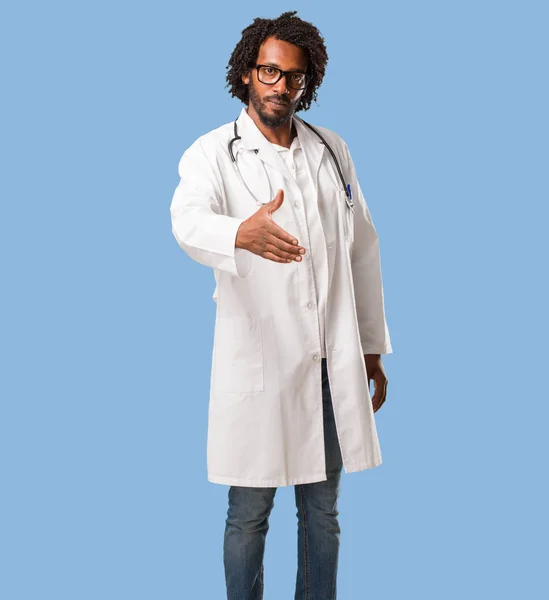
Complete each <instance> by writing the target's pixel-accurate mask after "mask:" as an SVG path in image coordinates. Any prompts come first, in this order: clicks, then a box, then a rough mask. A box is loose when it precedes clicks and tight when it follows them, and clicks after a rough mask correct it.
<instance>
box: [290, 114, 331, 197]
mask: <svg viewBox="0 0 549 600" xmlns="http://www.w3.org/2000/svg"><path fill="white" fill-rule="evenodd" d="M294 123H295V126H296V129H297V135H298V137H299V142H300V144H301V147H302V149H303V155H304V156H305V160H306V161H307V166H308V167H309V172H310V173H311V177H312V179H313V184H314V188H315V193H316V197H317V198H318V170H319V168H320V163H321V162H322V157H323V155H324V144H323V143H322V141H321V139H320V138H319V137H318V136H317V135H316V133H314V132H313V131H311V130H310V129H309V128H308V127H307V125H304V124H303V122H302V120H301V119H300V118H299V117H296V116H294Z"/></svg>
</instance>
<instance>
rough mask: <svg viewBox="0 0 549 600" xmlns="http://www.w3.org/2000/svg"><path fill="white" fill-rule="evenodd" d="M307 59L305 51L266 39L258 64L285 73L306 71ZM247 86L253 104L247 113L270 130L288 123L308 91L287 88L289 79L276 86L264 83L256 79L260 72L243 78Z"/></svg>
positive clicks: (291, 45)
mask: <svg viewBox="0 0 549 600" xmlns="http://www.w3.org/2000/svg"><path fill="white" fill-rule="evenodd" d="M308 63H309V61H308V58H307V54H306V52H305V50H303V49H302V48H299V46H295V45H294V44H290V43H289V42H283V41H282V40H277V39H276V38H273V37H270V38H267V39H266V40H265V41H264V42H263V44H261V46H260V48H259V53H258V55H257V60H256V64H258V65H270V66H272V67H277V68H279V69H282V70H283V71H302V72H306V71H307V66H308ZM242 81H243V82H244V83H245V84H246V85H247V86H248V91H249V97H250V101H249V103H248V112H252V111H253V112H255V113H256V114H257V116H258V117H259V119H260V121H261V122H262V123H263V125H265V126H266V127H269V128H276V127H281V126H282V125H284V124H285V123H287V121H288V119H290V118H291V116H292V114H293V113H294V112H295V108H296V106H297V104H298V103H299V100H300V98H301V96H302V95H303V93H304V92H305V89H303V90H294V89H292V88H291V87H289V86H286V77H281V78H280V79H279V81H277V82H276V83H275V84H273V85H269V84H265V83H262V82H261V81H259V80H258V78H257V69H251V70H250V71H249V72H248V73H246V74H245V75H243V76H242Z"/></svg>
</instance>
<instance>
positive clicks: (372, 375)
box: [364, 354, 387, 412]
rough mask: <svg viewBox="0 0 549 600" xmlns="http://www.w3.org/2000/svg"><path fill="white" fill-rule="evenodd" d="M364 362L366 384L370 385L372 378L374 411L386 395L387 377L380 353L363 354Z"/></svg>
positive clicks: (378, 407) (379, 406)
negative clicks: (366, 376) (366, 375)
mask: <svg viewBox="0 0 549 600" xmlns="http://www.w3.org/2000/svg"><path fill="white" fill-rule="evenodd" d="M364 362H365V364H366V373H367V374H368V385H370V380H371V379H373V380H374V395H373V397H372V406H373V409H374V412H376V411H377V410H379V409H380V408H381V406H382V404H383V403H384V402H385V396H386V395H387V377H386V376H385V370H384V368H383V363H382V362H381V355H379V354H365V355H364Z"/></svg>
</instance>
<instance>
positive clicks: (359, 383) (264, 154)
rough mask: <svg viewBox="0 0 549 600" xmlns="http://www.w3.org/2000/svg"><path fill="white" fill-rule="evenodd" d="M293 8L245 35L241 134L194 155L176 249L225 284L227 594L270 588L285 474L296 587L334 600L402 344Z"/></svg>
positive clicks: (219, 448)
mask: <svg viewBox="0 0 549 600" xmlns="http://www.w3.org/2000/svg"><path fill="white" fill-rule="evenodd" d="M295 15H296V11H293V12H286V13H283V14H282V15H281V16H280V17H278V18H276V19H255V20H254V22H253V24H251V25H250V26H248V27H247V28H246V29H244V31H243V32H242V39H241V40H240V41H239V42H238V44H237V45H236V47H235V49H234V51H233V54H232V56H231V58H230V61H229V66H228V72H227V81H228V84H229V86H230V93H231V94H232V95H233V96H236V97H237V98H239V99H240V100H241V101H242V102H243V104H244V105H245V106H244V107H243V108H242V110H241V112H240V115H239V116H238V118H237V119H236V132H235V123H233V122H230V123H226V124H225V125H222V126H221V127H218V128H217V129H214V130H213V131H211V132H209V133H207V134H205V135H203V136H201V137H200V138H199V139H197V140H196V141H195V142H194V143H193V144H192V145H191V146H190V148H188V149H187V150H186V151H185V153H184V154H183V156H182V158H181V160H180V162H179V175H180V178H181V180H180V183H179V185H178V186H177V188H176V190H175V193H174V195H173V200H172V203H171V207H170V212H171V222H172V231H173V235H174V236H175V239H176V240H177V242H178V244H179V246H180V247H181V248H182V249H183V250H184V251H185V252H186V253H187V254H188V255H189V256H190V257H191V258H192V259H194V260H195V261H197V262H199V263H201V264H203V265H207V266H209V267H212V268H213V270H214V271H213V272H214V275H215V280H216V288H215V291H214V295H213V298H214V300H215V301H216V303H217V309H216V321H215V333H214V348H213V355H212V370H211V386H210V398H209V424H208V439H207V470H208V480H209V481H211V482H213V483H219V484H226V485H229V486H231V487H230V489H229V509H228V518H227V520H226V530H225V538H224V565H225V575H226V583H227V593H228V598H229V600H231V599H235V600H236V599H238V600H246V599H252V598H253V599H257V598H261V597H262V590H263V553H264V545H265V537H266V534H267V530H268V517H269V514H270V511H271V509H272V507H273V505H274V495H275V492H276V488H277V487H278V486H290V485H293V486H295V496H296V506H297V509H298V571H297V580H296V596H295V597H296V598H311V599H312V598H314V599H315V600H320V599H328V598H329V599H332V598H336V574H337V557H338V550H339V533H340V529H339V524H338V520H337V515H338V511H337V498H338V496H339V480H340V474H341V469H342V467H343V468H344V469H345V472H346V473H352V472H356V471H362V470H365V469H371V468H373V467H376V466H378V465H379V464H381V452H380V446H379V442H378V437H377V432H376V425H375V420H374V412H376V411H377V410H378V409H379V407H380V406H381V405H382V404H383V402H384V401H385V394H386V388H387V379H386V377H385V373H384V369H383V365H382V361H381V354H388V353H391V352H392V349H391V342H390V339H389V333H388V329H387V325H386V321H385V312H384V302H383V288H382V280H381V270H380V256H379V245H378V237H377V234H376V230H375V228H374V224H373V222H372V219H371V216H370V213H369V211H368V208H367V205H366V202H365V199H364V196H363V194H362V192H361V189H360V186H359V183H358V180H357V175H356V172H355V168H354V165H353V161H352V159H351V155H350V153H349V149H348V147H347V145H346V144H345V142H344V141H343V140H342V139H341V138H340V137H339V136H338V135H337V134H336V133H334V132H333V131H330V130H329V129H326V128H324V127H316V131H318V132H319V133H320V134H321V136H322V137H323V138H324V140H325V141H326V142H327V143H328V145H329V146H330V147H331V149H332V151H333V152H334V155H335V158H336V159H337V162H338V163H339V168H340V169H341V173H342V177H343V179H344V182H345V183H346V184H347V185H348V186H350V194H347V193H346V191H345V187H344V186H343V184H342V180H341V177H340V175H339V173H338V167H337V166H336V161H335V160H334V157H332V156H331V153H330V151H329V149H328V148H327V147H326V146H325V145H324V143H323V141H322V140H321V139H320V137H319V136H318V135H317V134H316V133H315V132H314V131H313V130H311V129H310V128H309V127H307V126H306V125H305V124H304V122H303V121H302V120H301V119H300V118H299V117H298V116H297V115H296V113H297V112H299V111H306V110H307V109H308V108H309V107H310V105H311V101H312V100H313V99H316V90H317V88H318V87H319V86H320V83H321V82H322V79H323V76H324V72H325V67H326V63H327V59H328V56H327V53H326V48H325V45H324V40H323V38H322V36H321V35H320V33H319V31H318V30H317V29H316V27H314V26H313V25H312V24H311V23H308V22H305V21H303V20H301V19H300V18H299V17H297V16H295ZM231 140H232V144H231V147H230V150H229V144H230V142H231ZM233 157H234V159H235V160H234V161H233ZM347 190H349V188H347ZM349 196H350V197H351V198H352V199H351V198H349ZM369 379H372V380H373V381H374V394H373V397H372V398H371V397H370V392H369Z"/></svg>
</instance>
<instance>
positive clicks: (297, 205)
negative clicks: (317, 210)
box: [294, 200, 301, 208]
mask: <svg viewBox="0 0 549 600" xmlns="http://www.w3.org/2000/svg"><path fill="white" fill-rule="evenodd" d="M294 206H295V207H296V208H301V204H299V202H298V201H297V200H296V201H295V202H294Z"/></svg>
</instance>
